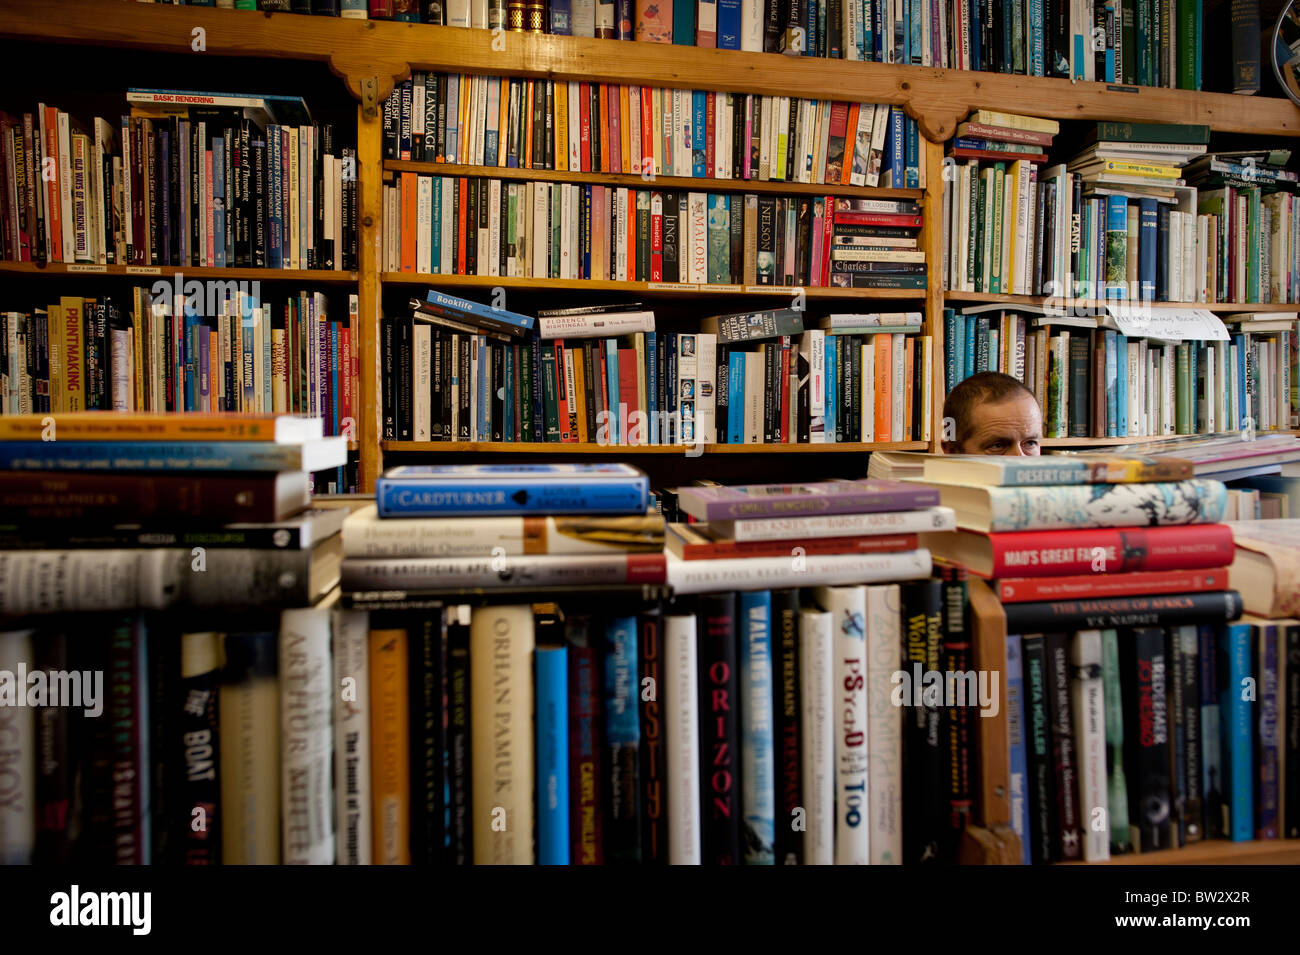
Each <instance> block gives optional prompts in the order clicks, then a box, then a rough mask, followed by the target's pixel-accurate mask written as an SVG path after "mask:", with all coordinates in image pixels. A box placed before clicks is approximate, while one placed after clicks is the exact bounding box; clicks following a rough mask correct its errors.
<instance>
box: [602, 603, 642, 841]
mask: <svg viewBox="0 0 1300 955" xmlns="http://www.w3.org/2000/svg"><path fill="white" fill-rule="evenodd" d="M637 659H638V657H637V636H636V617H615V618H613V619H612V620H610V621H609V623H608V624H607V625H606V628H605V712H604V714H603V715H604V717H605V744H606V745H605V749H606V755H607V757H608V759H609V763H608V766H609V770H610V777H607V778H612V779H613V780H614V783H613V786H612V787H611V789H612V792H610V799H609V802H608V803H607V804H606V805H607V806H608V808H609V812H608V815H607V817H606V820H605V835H606V843H605V844H606V856H607V861H610V862H614V861H618V862H624V861H627V862H638V861H640V854H641V853H640V828H639V827H640V823H641V820H640V812H639V811H638V806H639V804H640V798H639V797H640V792H639V789H640V786H639V783H638V773H637V760H638V754H639V750H640V746H641V719H640V716H639V713H638V701H639V700H640V693H639V689H640V684H639V683H638V681H637Z"/></svg>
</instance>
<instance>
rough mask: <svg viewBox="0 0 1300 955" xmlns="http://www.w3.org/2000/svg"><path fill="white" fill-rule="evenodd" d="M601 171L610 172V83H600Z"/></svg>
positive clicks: (598, 98)
mask: <svg viewBox="0 0 1300 955" xmlns="http://www.w3.org/2000/svg"><path fill="white" fill-rule="evenodd" d="M596 102H597V103H598V104H599V105H600V172H609V84H608V83H601V84H600V95H599V96H598V97H596Z"/></svg>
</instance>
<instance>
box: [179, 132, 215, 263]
mask: <svg viewBox="0 0 1300 955" xmlns="http://www.w3.org/2000/svg"><path fill="white" fill-rule="evenodd" d="M225 168H226V144H225V140H224V139H223V138H222V137H221V136H218V137H216V138H215V139H214V140H212V261H213V262H214V263H215V264H216V266H217V267H218V268H224V267H225V265H226V176H225ZM164 248H165V246H164Z"/></svg>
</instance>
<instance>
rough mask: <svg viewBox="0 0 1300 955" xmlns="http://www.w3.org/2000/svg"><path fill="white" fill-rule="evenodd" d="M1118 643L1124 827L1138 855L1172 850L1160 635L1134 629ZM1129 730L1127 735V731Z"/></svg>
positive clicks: (1164, 669)
mask: <svg viewBox="0 0 1300 955" xmlns="http://www.w3.org/2000/svg"><path fill="white" fill-rule="evenodd" d="M1123 636H1124V635H1121V639H1120V683H1121V686H1122V693H1123V700H1124V773H1125V776H1126V777H1127V780H1128V816H1129V825H1130V826H1131V827H1132V828H1133V832H1134V835H1135V839H1134V846H1135V848H1137V849H1138V850H1139V851H1141V852H1152V851H1154V850H1156V849H1169V848H1172V847H1173V837H1174V830H1173V825H1172V814H1171V812H1170V804H1169V699H1168V693H1169V682H1168V664H1167V659H1168V658H1167V657H1166V656H1165V635H1164V631H1163V630H1161V629H1160V628H1159V627H1138V628H1135V629H1134V630H1133V631H1132V633H1130V634H1128V635H1127V637H1128V639H1127V640H1126V639H1123ZM1130 726H1131V727H1132V731H1130V730H1129V727H1130Z"/></svg>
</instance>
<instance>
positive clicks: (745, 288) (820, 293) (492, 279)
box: [382, 272, 925, 300]
mask: <svg viewBox="0 0 1300 955" xmlns="http://www.w3.org/2000/svg"><path fill="white" fill-rule="evenodd" d="M382 280H383V282H384V284H386V285H423V286H435V287H443V288H489V289H490V288H496V287H497V286H501V287H502V288H512V289H520V290H523V291H528V290H530V289H535V290H538V291H561V290H571V291H582V292H626V293H629V294H634V295H663V296H668V297H674V296H680V297H688V298H693V297H698V296H701V295H725V296H729V297H735V296H738V295H740V296H746V297H749V298H786V299H788V298H791V297H793V296H794V295H795V294H796V292H798V291H802V292H803V293H804V295H805V296H806V297H808V298H874V299H889V300H895V299H922V298H924V297H925V289H893V288H881V289H872V288H819V287H815V286H811V285H809V286H805V287H803V288H802V289H799V288H794V287H791V286H787V285H691V284H688V283H682V282H611V281H609V280H607V279H535V278H509V277H507V276H504V275H430V274H427V273H421V272H385V273H383V276H382Z"/></svg>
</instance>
